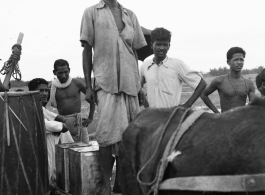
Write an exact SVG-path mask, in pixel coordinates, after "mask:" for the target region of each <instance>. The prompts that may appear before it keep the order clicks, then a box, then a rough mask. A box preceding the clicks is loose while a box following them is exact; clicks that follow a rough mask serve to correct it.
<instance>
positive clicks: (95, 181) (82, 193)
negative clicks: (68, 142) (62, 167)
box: [69, 145, 102, 195]
mask: <svg viewBox="0 0 265 195" xmlns="http://www.w3.org/2000/svg"><path fill="white" fill-rule="evenodd" d="M98 150H99V147H98V145H97V146H96V145H92V146H89V147H83V148H70V150H69V162H70V164H69V165H70V174H69V175H70V193H71V194H74V195H96V194H99V193H100V192H101V185H102V177H101V171H100V166H99V161H98V160H99V159H98Z"/></svg>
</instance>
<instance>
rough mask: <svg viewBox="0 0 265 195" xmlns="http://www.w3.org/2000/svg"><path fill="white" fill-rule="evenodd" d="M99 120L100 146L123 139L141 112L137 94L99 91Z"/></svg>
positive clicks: (96, 136) (98, 134) (98, 138)
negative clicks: (127, 128) (125, 132)
mask: <svg viewBox="0 0 265 195" xmlns="http://www.w3.org/2000/svg"><path fill="white" fill-rule="evenodd" d="M97 101H98V114H99V121H98V125H97V129H96V134H95V138H96V140H97V142H98V144H99V146H100V147H107V146H110V145H113V144H115V143H117V142H119V141H121V139H122V133H123V132H124V130H125V129H126V127H127V126H128V125H129V123H130V122H131V121H132V120H133V119H134V117H135V116H136V115H137V114H138V113H139V111H140V109H139V102H138V97H137V96H131V95H128V94H126V93H124V92H120V93H119V94H111V93H107V92H105V91H103V90H102V89H100V90H98V91H97Z"/></svg>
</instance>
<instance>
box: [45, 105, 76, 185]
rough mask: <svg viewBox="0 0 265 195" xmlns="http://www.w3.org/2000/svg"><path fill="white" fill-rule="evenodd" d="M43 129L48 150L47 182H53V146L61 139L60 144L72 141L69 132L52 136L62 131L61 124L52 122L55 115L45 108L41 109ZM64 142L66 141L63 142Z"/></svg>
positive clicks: (54, 175)
mask: <svg viewBox="0 0 265 195" xmlns="http://www.w3.org/2000/svg"><path fill="white" fill-rule="evenodd" d="M42 110H43V115H44V122H45V129H46V139H47V150H48V164H49V181H54V180H55V179H56V169H55V145H56V144H58V143H59V140H60V139H62V138H63V140H64V141H63V142H62V141H61V143H73V142H74V140H73V138H72V136H71V135H70V133H69V131H67V132H65V133H61V135H60V136H54V135H53V134H52V133H53V132H60V131H62V129H63V123H61V122H57V121H54V120H55V118H56V116H57V114H55V113H53V112H50V111H49V110H47V109H46V108H44V107H42ZM65 140H66V141H65Z"/></svg>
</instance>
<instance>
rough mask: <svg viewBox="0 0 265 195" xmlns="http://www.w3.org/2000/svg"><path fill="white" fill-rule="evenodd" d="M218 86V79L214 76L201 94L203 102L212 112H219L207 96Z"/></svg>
mask: <svg viewBox="0 0 265 195" xmlns="http://www.w3.org/2000/svg"><path fill="white" fill-rule="evenodd" d="M218 86H219V80H218V78H215V79H214V80H212V82H211V83H210V85H208V86H207V87H206V88H205V90H204V91H203V92H202V94H201V98H202V100H203V102H204V103H205V104H206V105H207V106H208V107H209V108H210V109H211V110H212V111H213V112H214V113H220V112H219V111H218V110H217V108H216V107H215V106H214V105H213V103H212V101H211V100H210V98H209V97H208V96H209V95H210V94H212V93H213V92H214V91H215V90H217V89H218Z"/></svg>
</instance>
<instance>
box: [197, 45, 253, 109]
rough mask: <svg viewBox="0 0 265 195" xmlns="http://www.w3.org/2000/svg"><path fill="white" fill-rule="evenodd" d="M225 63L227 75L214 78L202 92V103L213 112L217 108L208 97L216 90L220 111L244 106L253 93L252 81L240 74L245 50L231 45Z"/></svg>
mask: <svg viewBox="0 0 265 195" xmlns="http://www.w3.org/2000/svg"><path fill="white" fill-rule="evenodd" d="M226 56H227V64H228V65H229V66H230V71H229V73H228V74H227V75H222V76H218V77H216V78H214V79H213V80H212V82H211V83H210V84H209V85H208V86H207V87H206V89H205V90H204V92H203V93H202V96H201V97H202V99H203V101H204V103H205V104H206V105H207V106H208V107H209V108H210V109H211V110H212V111H213V112H215V113H219V111H218V110H217V108H216V107H215V106H214V105H213V103H212V102H211V100H210V99H209V97H208V96H209V95H210V94H212V93H213V92H214V91H216V90H218V94H219V97H220V106H221V112H225V111H227V110H230V109H232V108H235V107H238V106H244V105H245V104H246V101H247V97H248V98H249V101H251V100H252V98H253V97H254V95H255V87H254V83H253V82H252V81H251V80H249V79H245V78H244V77H243V76H242V73H241V71H242V69H243V66H244V59H245V56H246V52H245V51H244V50H243V49H242V48H240V47H232V48H230V49H229V50H228V52H227V55H226Z"/></svg>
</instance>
